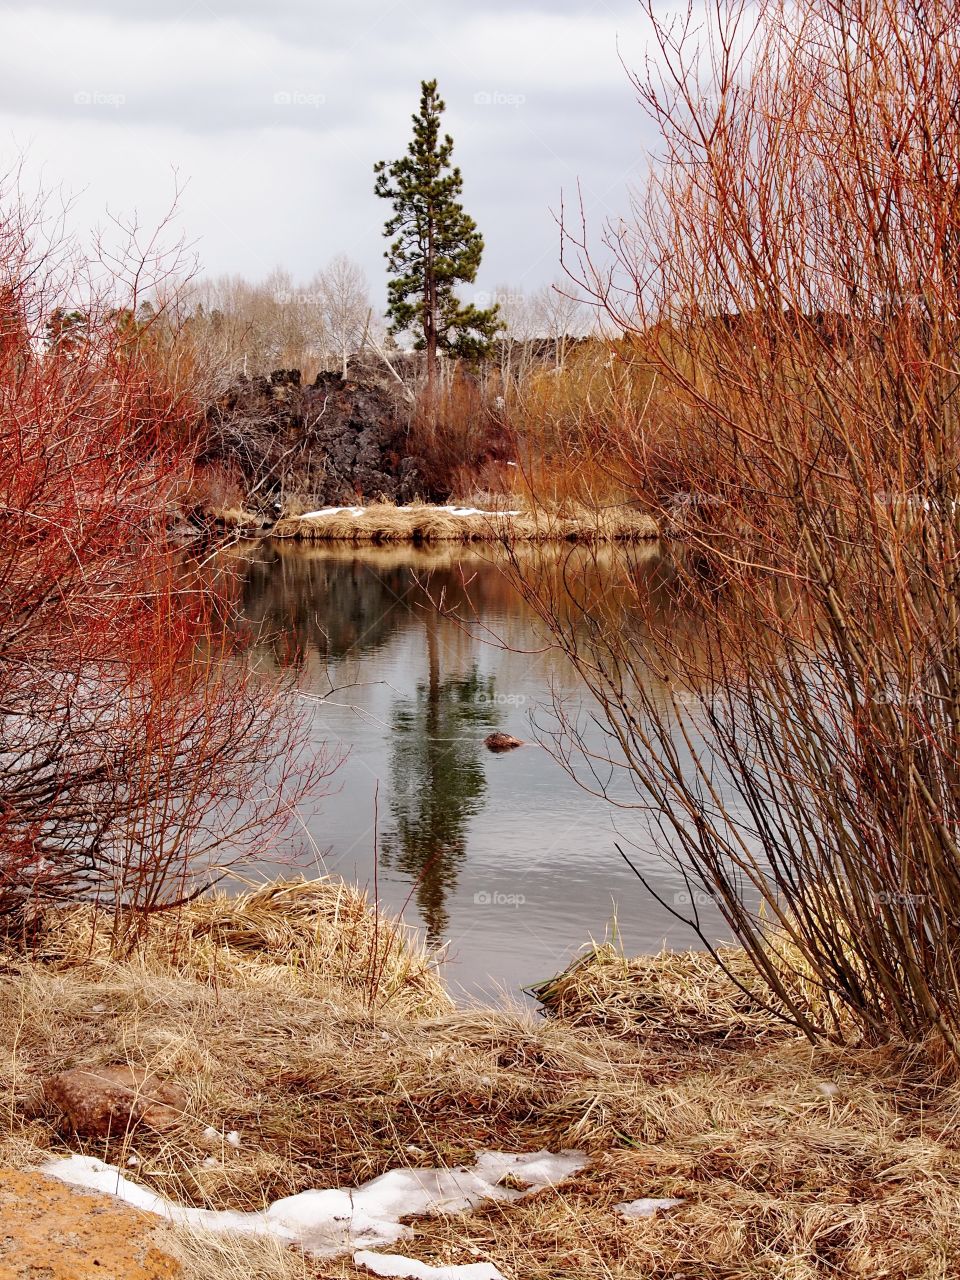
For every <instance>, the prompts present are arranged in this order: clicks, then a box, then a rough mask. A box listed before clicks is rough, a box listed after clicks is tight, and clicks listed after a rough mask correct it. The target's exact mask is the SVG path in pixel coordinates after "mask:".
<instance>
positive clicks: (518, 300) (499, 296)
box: [473, 289, 526, 307]
mask: <svg viewBox="0 0 960 1280" xmlns="http://www.w3.org/2000/svg"><path fill="white" fill-rule="evenodd" d="M525 301H526V294H524V293H520V292H517V293H514V292H511V291H509V290H506V289H496V290H494V292H493V293H488V292H487V291H486V290H484V289H480V290H479V291H478V292H477V293H475V294H474V295H473V305H474V306H475V307H494V306H496V307H520V306H522V305H523V303H524V302H525Z"/></svg>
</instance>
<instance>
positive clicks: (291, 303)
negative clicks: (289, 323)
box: [273, 289, 323, 307]
mask: <svg viewBox="0 0 960 1280" xmlns="http://www.w3.org/2000/svg"><path fill="white" fill-rule="evenodd" d="M273 299H274V302H276V304H277V306H278V307H319V306H320V305H321V303H322V302H323V297H322V295H321V294H319V293H294V292H291V291H290V290H289V289H278V290H277V292H276V293H275V294H274V295H273Z"/></svg>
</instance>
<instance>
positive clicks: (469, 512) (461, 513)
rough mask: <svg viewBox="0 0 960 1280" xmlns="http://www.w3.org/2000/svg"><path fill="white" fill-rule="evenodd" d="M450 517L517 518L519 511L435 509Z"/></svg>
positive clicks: (472, 508) (458, 508) (460, 508)
mask: <svg viewBox="0 0 960 1280" xmlns="http://www.w3.org/2000/svg"><path fill="white" fill-rule="evenodd" d="M437 510H438V511H446V512H447V514H448V515H451V516H519V515H521V514H522V513H521V512H519V511H481V510H480V509H479V507H437Z"/></svg>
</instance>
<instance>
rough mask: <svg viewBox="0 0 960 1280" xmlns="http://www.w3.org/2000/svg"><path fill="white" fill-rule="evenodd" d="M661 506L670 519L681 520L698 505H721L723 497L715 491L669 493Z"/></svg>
mask: <svg viewBox="0 0 960 1280" xmlns="http://www.w3.org/2000/svg"><path fill="white" fill-rule="evenodd" d="M663 506H664V510H665V511H666V512H667V513H668V514H669V515H670V517H671V519H673V520H683V519H685V518H686V517H687V516H689V515H690V513H691V511H694V510H696V509H697V508H699V507H721V506H723V499H722V498H721V497H720V496H719V495H718V494H715V493H671V494H670V495H669V496H668V497H667V498H666V499H665V501H664V504H663Z"/></svg>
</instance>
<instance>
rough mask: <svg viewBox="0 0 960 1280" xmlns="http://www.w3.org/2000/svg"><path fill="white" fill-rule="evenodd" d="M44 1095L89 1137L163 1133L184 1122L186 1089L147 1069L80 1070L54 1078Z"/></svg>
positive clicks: (46, 1084)
mask: <svg viewBox="0 0 960 1280" xmlns="http://www.w3.org/2000/svg"><path fill="white" fill-rule="evenodd" d="M43 1096H44V1097H45V1098H46V1099H47V1101H48V1102H51V1103H52V1104H53V1105H54V1106H55V1107H57V1108H59V1110H60V1111H62V1112H63V1114H64V1116H65V1117H66V1118H67V1120H68V1121H69V1122H70V1125H71V1127H72V1128H73V1130H74V1132H75V1133H78V1134H80V1135H81V1136H82V1137H85V1138H106V1137H108V1136H110V1137H118V1136H120V1135H122V1134H124V1133H127V1132H129V1131H130V1130H131V1129H134V1128H136V1126H137V1125H139V1124H143V1125H146V1126H147V1128H149V1129H155V1130H157V1131H158V1132H163V1131H165V1130H169V1129H172V1128H174V1127H175V1126H176V1125H177V1124H179V1123H180V1121H181V1120H182V1119H183V1113H184V1111H185V1110H186V1106H187V1094H186V1091H185V1090H183V1089H181V1088H180V1087H179V1086H178V1085H175V1084H165V1083H164V1082H163V1081H161V1080H158V1079H157V1077H156V1076H154V1075H153V1074H152V1073H151V1072H149V1071H147V1070H145V1069H144V1068H142V1067H128V1066H113V1067H88V1068H78V1069H77V1070H74V1071H63V1072H61V1073H60V1074H59V1075H56V1076H50V1077H49V1078H48V1079H46V1080H44V1082H43Z"/></svg>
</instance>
